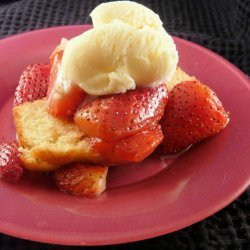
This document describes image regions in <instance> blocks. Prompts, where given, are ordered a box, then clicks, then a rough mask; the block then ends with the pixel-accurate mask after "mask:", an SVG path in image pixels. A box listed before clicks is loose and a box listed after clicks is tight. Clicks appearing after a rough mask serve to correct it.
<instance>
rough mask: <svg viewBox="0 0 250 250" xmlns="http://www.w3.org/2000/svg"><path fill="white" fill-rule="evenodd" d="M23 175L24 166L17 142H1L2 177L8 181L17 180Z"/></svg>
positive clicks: (0, 166)
mask: <svg viewBox="0 0 250 250" xmlns="http://www.w3.org/2000/svg"><path fill="white" fill-rule="evenodd" d="M22 175H23V168H22V164H21V161H20V159H19V152H18V144H17V142H4V143H1V144H0V178H3V179H4V180H7V181H17V180H19V179H20V178H21V177H22Z"/></svg>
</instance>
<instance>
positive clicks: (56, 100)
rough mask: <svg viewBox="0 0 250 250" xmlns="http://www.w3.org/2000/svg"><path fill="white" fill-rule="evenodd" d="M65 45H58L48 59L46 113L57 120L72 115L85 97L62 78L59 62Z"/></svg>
mask: <svg viewBox="0 0 250 250" xmlns="http://www.w3.org/2000/svg"><path fill="white" fill-rule="evenodd" d="M64 47H65V44H63V45H62V44H60V45H59V46H58V47H57V48H56V49H55V51H54V52H53V53H52V55H51V57H50V63H51V72H50V79H49V88H48V93H47V111H48V113H50V114H51V115H53V116H55V117H58V118H67V117H69V116H72V115H74V113H75V111H76V109H77V108H78V106H79V105H80V103H81V102H82V101H83V100H84V98H85V96H86V95H87V94H86V92H84V91H83V90H82V89H81V88H80V87H78V86H77V85H76V84H74V83H72V82H71V81H66V80H65V79H63V77H62V72H61V61H62V56H63V49H64Z"/></svg>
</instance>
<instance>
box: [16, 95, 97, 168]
mask: <svg viewBox="0 0 250 250" xmlns="http://www.w3.org/2000/svg"><path fill="white" fill-rule="evenodd" d="M13 115H14V122H15V125H16V130H17V136H18V143H19V146H20V148H19V150H20V158H21V161H22V162H23V164H24V166H25V167H26V168H27V169H30V170H39V171H51V170H55V169H56V168H58V167H59V166H61V165H64V164H68V163H70V162H75V161H80V162H86V161H87V162H88V161H91V160H92V159H93V160H94V159H95V158H96V157H98V155H97V154H95V153H94V152H93V151H92V149H91V145H90V138H89V137H86V136H85V135H84V134H83V133H82V132H81V131H80V130H79V129H78V127H77V126H76V125H75V124H74V122H73V121H72V120H61V119H57V118H55V117H53V116H51V115H50V114H48V112H47V111H46V99H45V98H44V99H41V100H37V101H34V102H26V103H23V104H21V105H19V106H16V107H14V108H13Z"/></svg>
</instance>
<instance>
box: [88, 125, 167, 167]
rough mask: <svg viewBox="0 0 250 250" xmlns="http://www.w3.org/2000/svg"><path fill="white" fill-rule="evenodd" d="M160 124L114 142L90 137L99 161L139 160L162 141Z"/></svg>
mask: <svg viewBox="0 0 250 250" xmlns="http://www.w3.org/2000/svg"><path fill="white" fill-rule="evenodd" d="M162 139H163V134H162V131H161V127H160V125H156V126H155V127H153V128H150V129H148V130H144V131H141V132H138V133H137V134H135V135H132V136H128V137H125V138H123V139H121V140H118V141H115V142H112V141H111V142H108V141H104V140H102V139H99V138H91V144H92V147H93V149H94V150H96V151H97V152H98V153H99V154H100V155H101V156H102V159H101V162H102V163H105V164H107V165H117V164H125V163H129V162H141V161H142V160H144V159H145V158H146V157H147V156H148V155H150V154H151V153H152V152H153V151H154V150H155V148H156V147H157V146H158V145H159V144H160V143H161V142H162Z"/></svg>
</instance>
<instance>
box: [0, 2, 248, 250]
mask: <svg viewBox="0 0 250 250" xmlns="http://www.w3.org/2000/svg"><path fill="white" fill-rule="evenodd" d="M101 2H102V1H98V0H93V1H87V0H19V1H17V0H16V1H14V0H12V1H7V0H0V38H4V37H7V36H10V35H13V34H18V33H22V32H25V31H29V30H35V29H41V28H46V27H51V26H60V25H69V24H86V23H90V18H89V16H88V14H89V13H90V11H91V10H92V9H93V8H94V7H95V6H97V5H98V4H99V3H101ZM138 2H140V3H143V4H144V5H146V6H148V7H149V8H151V9H153V10H154V11H155V12H156V13H158V14H159V15H160V17H161V19H162V20H163V23H164V26H165V28H166V29H167V30H168V32H169V33H171V34H173V35H176V36H179V37H182V38H185V39H188V40H192V41H194V42H196V43H199V44H201V45H202V46H205V47H207V48H209V49H211V50H213V51H215V52H216V53H218V54H220V55H222V56H224V57H225V58H227V59H228V60H229V61H231V62H232V63H233V64H235V65H236V66H237V67H239V68H240V69H241V70H242V71H243V72H245V73H246V74H248V75H250V46H249V44H250V0H166V1H164V0H155V1H154V0H145V1H138ZM0 56H1V55H0ZM0 216H1V215H0ZM86 248H87V247H86ZM86 248H85V247H68V246H56V245H48V244H42V243H36V242H31V241H26V240H21V239H16V238H14V237H11V236H7V235H3V234H0V249H4V250H12V249H13V250H14V249H15V250H21V249H25V250H26V249H27V250H29V249H36V250H39V249H58V250H59V249H60V250H64V249H67V250H72V249H86ZM90 249H174V250H175V249H250V190H248V191H246V192H245V193H244V194H243V195H241V197H239V199H237V200H236V201H235V202H233V203H232V204H231V205H229V206H228V207H226V208H225V209H223V210H222V211H220V212H218V213H216V214H215V215H213V216H211V217H210V218H208V219H206V220H203V221H201V222H199V223H196V224H195V225H193V226H190V227H188V228H185V229H183V230H180V231H178V232H175V233H172V234H168V235H165V236H161V237H157V238H154V239H150V240H145V241H141V242H136V243H129V244H123V245H119V246H105V247H91V248H90Z"/></svg>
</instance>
